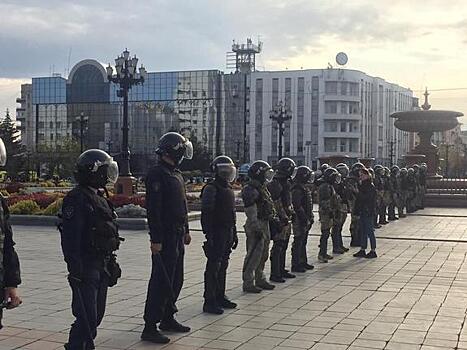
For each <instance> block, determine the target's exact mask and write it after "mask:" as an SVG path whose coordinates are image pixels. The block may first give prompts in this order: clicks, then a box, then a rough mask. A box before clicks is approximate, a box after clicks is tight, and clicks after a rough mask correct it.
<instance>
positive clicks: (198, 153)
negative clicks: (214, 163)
mask: <svg viewBox="0 0 467 350" xmlns="http://www.w3.org/2000/svg"><path fill="white" fill-rule="evenodd" d="M190 141H191V143H192V144H193V159H185V160H184V161H183V163H182V164H181V166H180V170H182V171H193V170H201V171H207V170H209V165H210V164H211V156H210V154H209V152H208V149H207V147H206V146H204V145H203V144H202V143H201V142H199V141H198V139H197V138H196V136H192V137H191V138H190Z"/></svg>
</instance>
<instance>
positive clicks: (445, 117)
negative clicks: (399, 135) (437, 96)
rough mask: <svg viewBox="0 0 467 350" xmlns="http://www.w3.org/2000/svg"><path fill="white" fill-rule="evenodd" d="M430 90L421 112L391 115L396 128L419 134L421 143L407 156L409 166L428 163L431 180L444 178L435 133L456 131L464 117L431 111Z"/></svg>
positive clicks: (426, 94) (451, 112)
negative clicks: (433, 139) (460, 119)
mask: <svg viewBox="0 0 467 350" xmlns="http://www.w3.org/2000/svg"><path fill="white" fill-rule="evenodd" d="M428 95H429V93H428V89H426V90H425V93H424V96H425V103H424V104H423V105H422V110H421V111H406V112H396V113H393V114H391V118H395V119H396V121H395V122H394V126H395V127H396V128H398V129H400V130H403V131H409V132H417V133H418V137H419V139H420V143H419V144H418V145H417V146H416V147H415V148H414V149H413V150H412V151H410V152H409V154H407V155H406V156H405V158H406V162H407V163H408V164H407V165H409V166H410V165H412V164H414V163H420V162H426V163H427V168H428V171H427V175H428V177H429V178H433V179H436V178H442V176H441V175H438V174H437V171H438V167H439V150H438V147H437V146H436V145H434V144H433V143H432V142H431V137H432V136H433V133H434V132H442V131H447V130H451V129H454V128H455V127H456V126H457V125H458V124H459V122H458V121H457V118H459V117H461V116H463V114H462V113H460V112H455V111H444V110H430V108H431V105H430V104H429V103H428Z"/></svg>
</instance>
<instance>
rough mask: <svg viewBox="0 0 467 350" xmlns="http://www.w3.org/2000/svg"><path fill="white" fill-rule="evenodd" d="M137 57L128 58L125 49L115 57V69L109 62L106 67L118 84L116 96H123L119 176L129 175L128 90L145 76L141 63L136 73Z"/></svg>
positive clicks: (140, 82) (127, 52) (108, 75)
mask: <svg viewBox="0 0 467 350" xmlns="http://www.w3.org/2000/svg"><path fill="white" fill-rule="evenodd" d="M137 65H138V58H136V55H135V56H134V57H133V58H130V52H129V51H128V50H127V49H125V51H123V53H122V54H121V55H120V56H118V57H117V58H116V59H115V71H116V74H115V75H114V74H113V68H112V66H111V65H110V63H109V66H108V67H107V77H108V79H109V81H111V82H112V83H115V84H118V85H119V87H120V89H119V90H118V91H117V96H118V97H123V125H122V150H121V164H120V176H124V177H131V172H130V148H129V146H128V130H129V127H128V90H130V89H131V87H132V86H134V85H138V84H143V83H144V80H145V79H146V78H147V72H146V69H145V68H144V67H143V66H142V65H141V67H140V68H139V73H137V71H136V70H137Z"/></svg>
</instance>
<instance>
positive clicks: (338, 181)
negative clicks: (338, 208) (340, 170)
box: [334, 174, 342, 184]
mask: <svg viewBox="0 0 467 350" xmlns="http://www.w3.org/2000/svg"><path fill="white" fill-rule="evenodd" d="M334 181H335V183H336V184H340V183H341V181H342V176H341V174H337V175H336V178H335V180H334Z"/></svg>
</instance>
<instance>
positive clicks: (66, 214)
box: [62, 204, 75, 220]
mask: <svg viewBox="0 0 467 350" xmlns="http://www.w3.org/2000/svg"><path fill="white" fill-rule="evenodd" d="M62 215H63V218H64V219H67V220H69V219H71V218H72V217H73V216H74V215H75V207H74V206H73V205H71V204H69V205H67V206H66V207H63V209H62Z"/></svg>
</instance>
